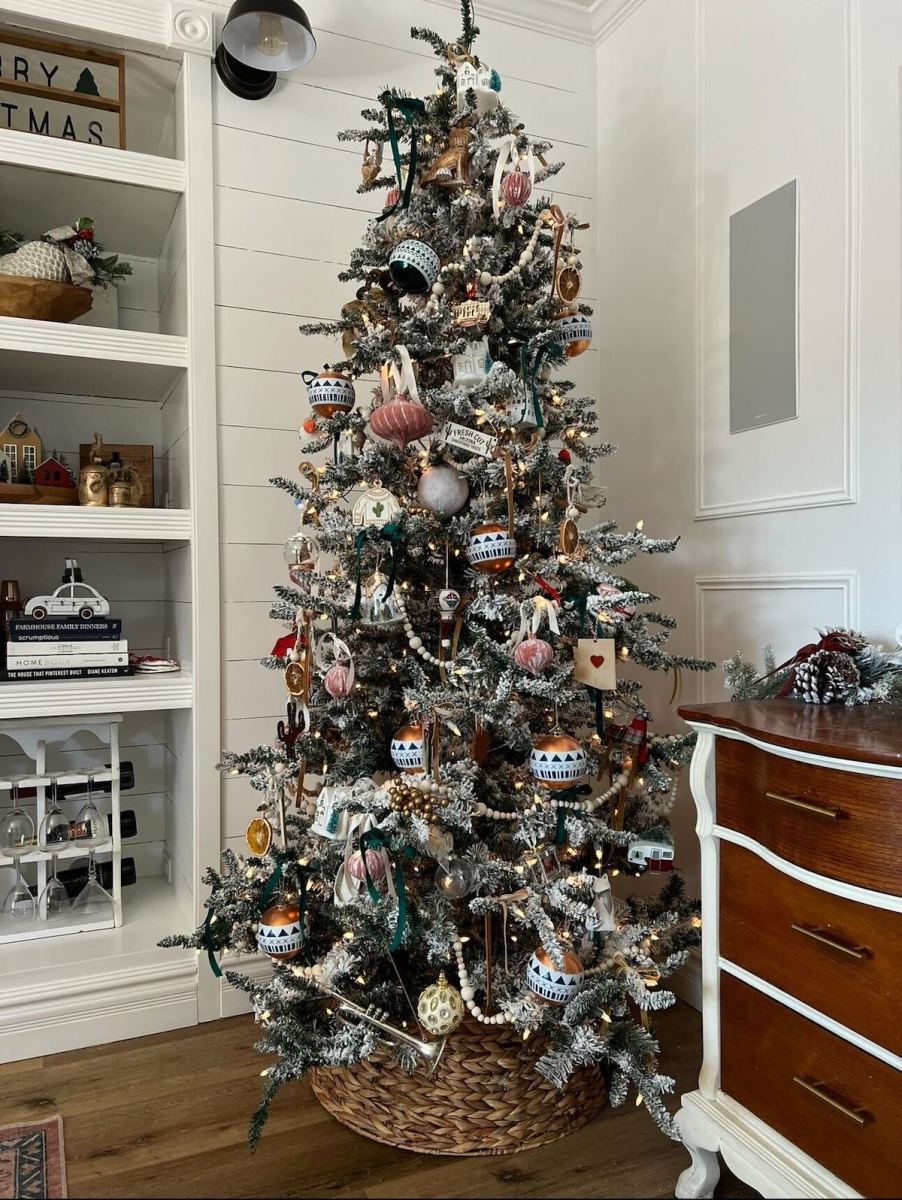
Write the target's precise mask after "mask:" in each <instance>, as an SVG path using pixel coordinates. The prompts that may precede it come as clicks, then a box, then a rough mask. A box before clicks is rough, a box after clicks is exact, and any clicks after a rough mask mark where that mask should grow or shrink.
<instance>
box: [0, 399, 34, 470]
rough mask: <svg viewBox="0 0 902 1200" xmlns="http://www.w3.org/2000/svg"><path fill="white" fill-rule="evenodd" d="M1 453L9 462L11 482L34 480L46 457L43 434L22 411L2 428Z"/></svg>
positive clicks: (0, 431)
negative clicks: (39, 466)
mask: <svg viewBox="0 0 902 1200" xmlns="http://www.w3.org/2000/svg"><path fill="white" fill-rule="evenodd" d="M0 454H2V455H3V456H4V458H6V459H7V460H8V462H9V482H10V483H31V482H32V481H33V477H34V472H35V469H36V468H37V465H38V463H40V462H42V461H43V458H44V446H43V443H42V442H41V435H40V434H39V433H38V431H37V430H36V429H35V428H34V427H33V426H32V425H29V424H28V422H27V421H26V420H25V418H24V417H23V416H22V414H21V413H16V415H15V416H14V417H13V419H12V420H11V421H10V422H9V424H8V425H7V426H6V428H5V429H2V430H0Z"/></svg>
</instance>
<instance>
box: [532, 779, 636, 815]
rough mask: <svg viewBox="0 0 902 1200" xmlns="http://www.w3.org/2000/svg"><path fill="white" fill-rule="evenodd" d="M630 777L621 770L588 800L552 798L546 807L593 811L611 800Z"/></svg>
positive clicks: (621, 789) (584, 811)
mask: <svg viewBox="0 0 902 1200" xmlns="http://www.w3.org/2000/svg"><path fill="white" fill-rule="evenodd" d="M629 780H630V777H629V775H628V774H627V772H626V771H621V772H620V774H619V775H618V776H616V778H615V779H614V782H613V783H612V784H611V786H610V787H609V788H608V790H607V791H606V792H602V793H601V795H599V796H593V797H592V798H591V799H589V800H554V799H552V800H551V802H550V803H549V804H548V805H547V807H548V808H554V809H559V808H566V809H572V810H573V811H574V812H583V813H593V812H594V811H595V810H596V808H600V807H601V805H602V804H606V803H607V802H608V801H609V800H613V799H614V797H615V796H617V795H619V794H620V792H622V791H623V789H624V788H625V787H626V785H627V784H628V783H629Z"/></svg>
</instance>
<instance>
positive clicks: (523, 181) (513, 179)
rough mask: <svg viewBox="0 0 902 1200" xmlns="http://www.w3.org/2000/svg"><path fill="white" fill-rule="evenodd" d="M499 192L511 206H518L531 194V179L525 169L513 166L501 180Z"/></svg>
mask: <svg viewBox="0 0 902 1200" xmlns="http://www.w3.org/2000/svg"><path fill="white" fill-rule="evenodd" d="M501 194H502V196H503V197H504V201H505V203H506V204H509V205H510V206H511V208H519V207H520V206H521V205H522V204H525V203H526V201H527V200H528V199H529V197H530V196H531V195H532V181H531V179H530V178H529V176H528V175H527V173H526V172H525V171H521V170H520V168H519V167H515V168H514V169H513V171H509V172H508V174H507V175H505V176H504V178H503V179H502V180H501Z"/></svg>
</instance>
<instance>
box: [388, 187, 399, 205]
mask: <svg viewBox="0 0 902 1200" xmlns="http://www.w3.org/2000/svg"><path fill="white" fill-rule="evenodd" d="M400 201H401V189H400V188H399V187H393V188H392V189H391V191H390V192H389V193H388V195H387V196H386V197H385V207H386V208H394V207H395V205H396V204H399V203H400Z"/></svg>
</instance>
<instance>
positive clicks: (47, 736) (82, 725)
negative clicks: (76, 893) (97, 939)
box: [0, 713, 122, 945]
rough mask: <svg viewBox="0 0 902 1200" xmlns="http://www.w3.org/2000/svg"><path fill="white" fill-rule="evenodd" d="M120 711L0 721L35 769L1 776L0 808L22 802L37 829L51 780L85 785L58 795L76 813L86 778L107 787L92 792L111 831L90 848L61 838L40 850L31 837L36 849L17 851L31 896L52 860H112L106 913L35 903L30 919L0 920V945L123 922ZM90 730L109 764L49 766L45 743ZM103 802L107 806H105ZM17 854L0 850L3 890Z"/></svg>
mask: <svg viewBox="0 0 902 1200" xmlns="http://www.w3.org/2000/svg"><path fill="white" fill-rule="evenodd" d="M121 721H122V715H121V714H109V713H107V714H98V715H96V716H90V717H84V718H73V717H47V718H44V719H43V720H42V721H41V722H40V724H35V723H34V722H33V721H26V720H8V721H4V722H3V729H2V732H3V734H4V736H6V737H8V738H9V739H10V740H11V741H13V742H15V743H16V744H17V745H18V746H19V748H20V750H21V751H22V753H23V755H25V756H26V757H27V758H29V759H31V761H32V762H33V764H34V771H33V772H30V773H28V774H24V775H17V776H14V777H10V778H0V811H2V810H4V809H7V808H12V807H14V806H15V805H16V803H17V800H16V797H17V796H18V797H19V799H18V804H19V806H20V807H22V808H24V809H25V810H26V811H27V812H28V813H29V815H30V816H31V817H32V819H33V821H34V826H35V830H36V831H37V830H38V829H40V827H41V823H42V821H43V819H44V817H45V816H46V814H47V812H48V811H49V809H50V807H51V806H52V796H53V791H54V785H55V787H56V788H57V789H59V788H60V787H67V788H68V787H72V786H74V787H83V789H84V791H83V792H80V793H78V794H77V795H76V796H67V797H66V798H65V799H63V800H62V801H60V807H61V808H63V810H64V811H66V812H67V813H68V811H69V808H70V807H71V810H72V817H73V819H74V817H75V816H76V814H77V812H78V808H80V807H81V806H82V805H83V804H84V801H85V799H86V796H87V793H88V790H89V784H90V785H91V787H92V788H93V786H94V785H96V784H107V783H108V784H109V785H110V790H109V792H104V793H103V795H102V796H98V794H97V793H96V792H94V793H93V799H94V802H95V804H98V807H99V808H100V809H101V811H102V812H103V813H104V815H105V816H107V817H109V818H110V825H111V831H110V837H109V841H108V842H104V843H102V844H100V845H96V846H94V847H93V848H92V849H91V850H88V849H87V848H86V847H85V846H82V845H79V843H78V841H77V840H75V841H71V842H68V843H64V844H63V845H61V846H60V848H59V849H57V848H56V847H54V849H53V850H41V849H40V848H39V846H38V845H37V839H36V841H35V848H34V850H31V851H29V852H28V853H26V854H23V855H21V856H20V857H19V862H20V864H21V865H22V867H23V868H26V869H28V868H30V871H29V874H30V873H31V871H33V872H34V880H33V881H32V882H34V884H35V888H36V890H35V896H36V897H38V896H40V895H41V894H42V893H43V891H44V887H45V886H46V883H47V878H48V874H49V871H50V868H51V860H52V859H54V858H56V859H57V860H58V861H59V862H61V863H65V862H66V861H67V860H69V861H71V860H73V859H81V858H86V857H87V856H88V854H90V853H96V854H101V855H103V856H104V858H105V859H107V858H108V861H109V862H110V864H111V868H112V888H111V894H112V897H113V904H112V910H111V913H110V914H109V916H101V917H94V916H79V915H78V914H77V913H73V912H72V911H71V909H70V910H67V911H65V912H62V913H59V914H56V915H54V916H52V917H50V918H47V919H41V917H40V915H39V913H38V911H37V909H36V910H35V916H34V918H33V919H21V918H13V919H7V920H5V921H2V920H0V945H4V944H8V943H10V942H22V941H31V940H34V939H36V938H47V937H56V936H59V935H61V934H73V933H86V932H89V931H92V930H98V929H112V928H118V927H119V926H120V925H121V924H122V835H121V828H120V816H121V808H120V797H119V781H120V772H119V765H120V759H119V725H120V723H121ZM82 732H87V733H90V734H93V736H94V737H96V738H97V740H98V742H100V744H101V745H104V746H108V747H109V754H108V759H109V766H108V767H107V768H106V769H104V770H93V769H92V770H90V771H87V772H84V773H80V772H78V771H66V772H56V771H48V770H47V750H48V747H51V748H52V747H53V746H58V745H61V744H62V743H64V742H66V741H67V740H68V739H69V738H71V737H73V736H74V735H75V734H77V733H82ZM22 792H28V793H33V794H29V795H28V796H27V798H24V799H23V798H21V794H22ZM107 803H108V804H109V811H107ZM15 866H16V860H15V859H14V858H12V857H8V856H7V855H4V854H3V853H2V851H0V891H5V889H6V887H7V886H8V884H9V883H10V882H11V881H12V877H13V876H12V871H11V870H10V869H12V870H14V869H15Z"/></svg>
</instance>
